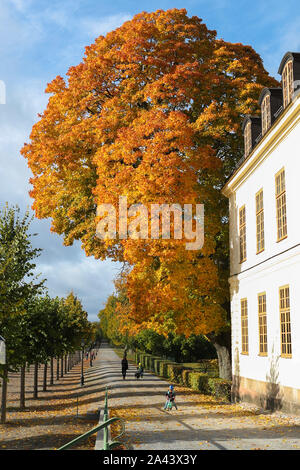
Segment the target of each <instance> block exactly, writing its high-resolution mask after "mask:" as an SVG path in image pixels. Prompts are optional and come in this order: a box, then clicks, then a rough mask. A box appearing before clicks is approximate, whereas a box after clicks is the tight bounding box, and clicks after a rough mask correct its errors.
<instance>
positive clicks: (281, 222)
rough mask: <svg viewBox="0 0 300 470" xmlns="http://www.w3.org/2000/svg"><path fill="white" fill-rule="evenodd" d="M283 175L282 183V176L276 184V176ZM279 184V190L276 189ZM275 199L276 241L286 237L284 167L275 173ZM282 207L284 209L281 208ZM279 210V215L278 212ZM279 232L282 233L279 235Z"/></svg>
mask: <svg viewBox="0 0 300 470" xmlns="http://www.w3.org/2000/svg"><path fill="white" fill-rule="evenodd" d="M282 174H283V175H284V185H283V184H282V178H281V182H280V183H279V185H278V184H277V178H279V177H280V176H281V175H282ZM278 186H279V191H278ZM275 200H276V228H277V240H276V241H277V243H278V242H280V241H281V240H284V239H285V238H287V236H288V234H287V204H286V183H285V168H284V167H282V168H281V169H280V170H279V171H277V173H276V174H275ZM283 208H284V210H283ZM279 211H280V212H281V215H280V216H279V215H278V213H279ZM280 232H282V234H281V235H280Z"/></svg>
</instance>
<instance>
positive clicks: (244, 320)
mask: <svg viewBox="0 0 300 470" xmlns="http://www.w3.org/2000/svg"><path fill="white" fill-rule="evenodd" d="M241 326H242V354H248V353H249V349H248V302H247V299H241Z"/></svg>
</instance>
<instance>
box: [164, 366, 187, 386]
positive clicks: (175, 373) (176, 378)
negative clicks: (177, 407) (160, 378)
mask: <svg viewBox="0 0 300 470" xmlns="http://www.w3.org/2000/svg"><path fill="white" fill-rule="evenodd" d="M183 371H184V367H183V366H181V365H177V364H168V365H167V374H168V378H169V379H170V381H171V382H176V383H178V384H181V383H182V372H183Z"/></svg>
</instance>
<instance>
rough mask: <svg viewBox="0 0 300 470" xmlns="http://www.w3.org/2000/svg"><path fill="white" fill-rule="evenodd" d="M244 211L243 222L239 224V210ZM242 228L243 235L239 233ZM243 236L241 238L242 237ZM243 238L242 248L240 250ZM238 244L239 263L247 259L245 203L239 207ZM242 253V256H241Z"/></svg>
mask: <svg viewBox="0 0 300 470" xmlns="http://www.w3.org/2000/svg"><path fill="white" fill-rule="evenodd" d="M242 211H244V222H243V223H242V224H241V212H242ZM241 230H243V235H241ZM242 236H243V239H242ZM242 240H243V250H242V248H241V247H242ZM239 246H240V263H244V262H245V261H246V260H247V238H246V206H245V204H244V205H243V206H241V207H240V209H239ZM242 254H243V255H244V257H242Z"/></svg>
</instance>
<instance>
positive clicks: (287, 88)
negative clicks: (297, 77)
mask: <svg viewBox="0 0 300 470" xmlns="http://www.w3.org/2000/svg"><path fill="white" fill-rule="evenodd" d="M293 75H294V73H293V60H292V59H290V60H288V61H287V63H286V64H285V66H284V68H283V71H282V92H283V107H284V108H286V107H287V106H288V105H289V104H290V102H291V101H292V98H293V94H294V87H293V84H294V76H293Z"/></svg>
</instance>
